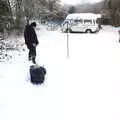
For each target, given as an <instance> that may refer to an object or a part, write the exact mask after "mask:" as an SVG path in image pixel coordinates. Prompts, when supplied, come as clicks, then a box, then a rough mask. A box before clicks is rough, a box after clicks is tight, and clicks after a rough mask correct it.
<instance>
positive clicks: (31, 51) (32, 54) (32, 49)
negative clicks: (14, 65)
mask: <svg viewBox="0 0 120 120" xmlns="http://www.w3.org/2000/svg"><path fill="white" fill-rule="evenodd" d="M29 57H36V47H33V46H32V47H30V48H29Z"/></svg>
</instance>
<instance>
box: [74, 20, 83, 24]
mask: <svg viewBox="0 0 120 120" xmlns="http://www.w3.org/2000/svg"><path fill="white" fill-rule="evenodd" d="M74 22H75V23H76V22H77V23H82V22H83V20H82V19H78V20H74Z"/></svg>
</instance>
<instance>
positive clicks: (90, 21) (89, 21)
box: [84, 20, 92, 24]
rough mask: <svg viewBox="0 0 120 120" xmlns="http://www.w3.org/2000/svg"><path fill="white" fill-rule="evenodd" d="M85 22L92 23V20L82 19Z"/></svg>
mask: <svg viewBox="0 0 120 120" xmlns="http://www.w3.org/2000/svg"><path fill="white" fill-rule="evenodd" d="M84 23H85V24H92V20H84Z"/></svg>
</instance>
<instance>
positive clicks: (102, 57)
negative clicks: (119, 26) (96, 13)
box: [0, 26, 120, 120]
mask: <svg viewBox="0 0 120 120" xmlns="http://www.w3.org/2000/svg"><path fill="white" fill-rule="evenodd" d="M37 35H38V39H39V45H38V47H37V63H38V64H40V65H44V66H45V68H46V69H47V75H46V80H45V83H44V84H43V85H41V86H35V85H32V84H31V83H30V81H29V66H30V64H31V63H29V62H28V61H27V53H28V50H27V48H26V46H23V48H24V49H25V50H24V51H23V50H21V51H19V52H11V53H10V54H11V55H12V56H13V57H12V59H11V60H10V61H8V62H0V120H120V43H119V42H118V40H119V36H118V32H116V29H115V28H113V27H111V26H104V27H103V29H102V30H101V31H100V32H99V33H95V34H85V33H81V34H80V33H69V58H67V34H66V33H61V32H60V31H46V30H45V29H44V27H41V29H40V31H37ZM19 39H20V41H24V39H23V38H19Z"/></svg>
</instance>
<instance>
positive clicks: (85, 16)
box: [66, 13, 101, 19]
mask: <svg viewBox="0 0 120 120" xmlns="http://www.w3.org/2000/svg"><path fill="white" fill-rule="evenodd" d="M97 18H101V15H100V14H94V13H72V14H69V15H68V16H67V17H66V19H97Z"/></svg>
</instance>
